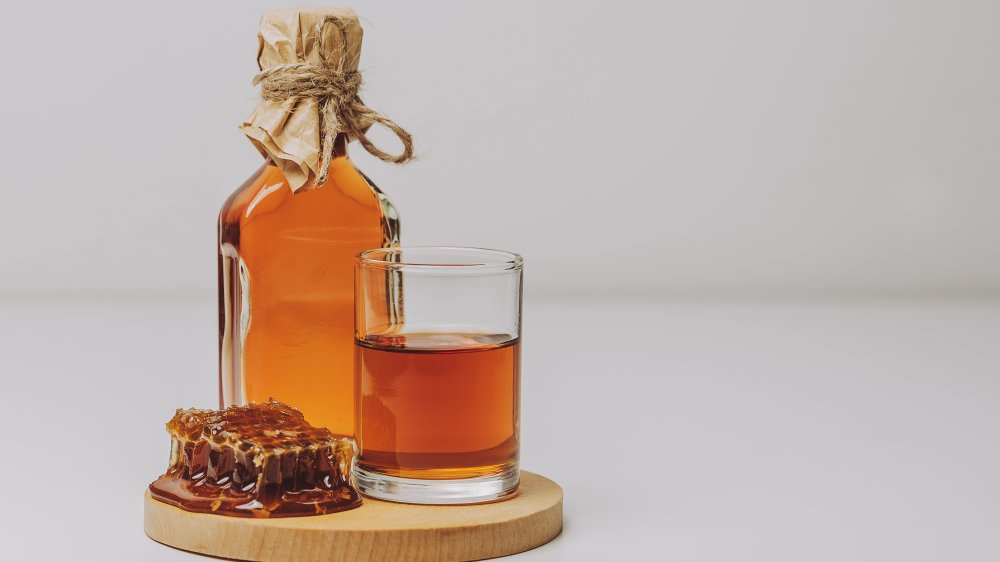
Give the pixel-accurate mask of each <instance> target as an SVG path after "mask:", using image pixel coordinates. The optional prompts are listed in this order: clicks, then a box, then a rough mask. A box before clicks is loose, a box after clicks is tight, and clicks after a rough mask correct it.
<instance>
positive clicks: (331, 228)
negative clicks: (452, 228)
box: [218, 134, 399, 436]
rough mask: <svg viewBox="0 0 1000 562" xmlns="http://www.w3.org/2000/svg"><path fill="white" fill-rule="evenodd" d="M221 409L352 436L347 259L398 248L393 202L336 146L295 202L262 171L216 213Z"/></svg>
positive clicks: (284, 185)
mask: <svg viewBox="0 0 1000 562" xmlns="http://www.w3.org/2000/svg"><path fill="white" fill-rule="evenodd" d="M218 241H219V248H218V250H219V273H218V275H219V382H220V384H219V394H220V396H219V400H220V403H221V406H223V407H224V406H229V405H232V404H245V403H247V402H263V401H266V400H268V399H269V398H274V399H276V400H280V401H282V402H286V403H288V404H291V405H292V406H294V407H296V408H298V409H299V410H301V411H302V412H303V413H304V414H305V417H306V419H307V420H308V421H309V422H310V423H312V424H313V425H317V426H325V427H327V428H328V429H330V431H332V432H334V433H337V434H341V435H346V436H353V435H354V348H353V344H354V331H353V330H354V270H353V267H354V265H353V260H354V257H355V256H356V255H357V254H358V253H359V252H361V251H363V250H367V249H370V248H378V247H390V246H396V245H398V243H399V219H398V214H397V212H396V209H395V207H394V206H393V205H392V202H391V201H389V199H388V198H387V197H386V196H385V195H383V194H382V192H381V191H379V189H378V188H377V187H376V186H375V185H374V184H373V183H372V182H371V180H369V179H368V178H367V177H366V176H365V175H364V174H363V173H361V172H360V171H359V170H358V169H357V168H355V167H354V165H353V164H352V163H351V160H350V159H349V158H348V156H347V141H346V138H345V136H344V135H343V134H341V135H339V136H338V137H337V138H336V141H335V145H334V152H333V158H332V160H331V162H330V167H329V177H328V178H327V180H326V182H325V183H323V184H322V185H320V186H317V187H311V188H308V189H305V190H301V191H299V192H297V193H293V192H292V189H291V188H290V186H289V184H288V182H287V181H286V180H285V178H284V176H283V175H282V173H281V171H280V170H279V169H278V168H277V166H275V165H274V164H273V163H271V162H270V161H267V162H266V163H265V164H264V165H263V166H262V167H261V168H260V169H259V170H257V172H256V173H254V174H253V175H252V176H251V177H250V179H248V180H247V181H246V183H244V184H243V185H242V186H241V187H240V188H239V189H237V190H236V192H235V193H233V194H232V195H231V196H230V197H229V199H228V200H226V202H225V204H224V205H223V206H222V210H221V212H220V213H219V238H218Z"/></svg>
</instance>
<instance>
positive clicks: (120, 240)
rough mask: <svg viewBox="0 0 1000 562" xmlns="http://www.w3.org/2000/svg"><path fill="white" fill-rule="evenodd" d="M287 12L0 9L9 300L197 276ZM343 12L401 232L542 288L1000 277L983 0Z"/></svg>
mask: <svg viewBox="0 0 1000 562" xmlns="http://www.w3.org/2000/svg"><path fill="white" fill-rule="evenodd" d="M283 5H285V3H283V2H249V1H240V2H236V1H225V2H223V1H212V2H170V3H167V4H163V3H160V4H151V3H147V2H108V1H99V0H94V1H88V2H68V1H57V2H30V3H29V2H22V3H19V5H18V6H17V7H16V8H14V9H11V8H5V14H4V17H3V18H0V47H2V48H3V52H4V74H5V77H4V78H3V82H2V83H3V87H2V90H0V91H2V94H0V95H2V102H3V103H0V124H2V127H3V134H2V135H0V148H2V150H0V159H2V160H0V162H2V169H3V176H2V189H3V192H2V193H3V204H2V205H0V264H2V265H0V267H2V273H3V274H2V275H0V291H3V292H6V293H11V294H20V293H22V292H32V293H41V294H49V293H52V292H58V293H63V292H73V293H77V294H83V295H89V294H92V293H95V292H99V293H107V294H120V293H142V294H167V293H178V294H201V295H205V294H211V293H212V292H214V291H215V249H214V236H215V230H214V224H215V215H216V213H217V212H218V208H219V207H220V206H221V204H222V201H223V200H224V199H225V198H226V196H227V195H228V194H229V193H231V192H232V191H233V190H234V189H235V188H236V187H237V186H238V185H239V184H240V183H242V181H243V180H244V179H245V178H246V177H247V176H248V175H249V174H250V173H251V172H252V171H253V170H254V169H256V167H257V165H258V162H259V160H260V157H259V155H258V154H257V152H256V151H255V150H254V149H253V148H252V147H251V145H250V143H249V142H248V141H246V140H245V138H244V137H243V136H242V135H241V134H240V133H239V132H238V131H237V130H236V126H237V124H239V123H240V122H241V120H242V119H243V118H244V117H246V115H247V114H248V113H249V111H250V110H251V108H252V107H253V105H254V104H255V101H256V94H255V92H254V90H253V89H252V88H251V87H250V84H249V81H250V79H251V77H252V76H253V74H254V73H255V71H256V67H255V52H256V27H257V20H258V18H259V15H260V13H261V12H262V11H264V10H265V9H268V8H272V7H277V6H283ZM354 7H355V9H356V10H357V11H358V12H359V13H360V14H361V15H362V17H363V18H364V25H365V28H366V30H365V43H364V49H363V57H362V61H361V67H362V69H363V70H364V71H365V78H366V81H367V86H366V91H365V94H364V97H365V99H366V101H367V102H368V103H369V104H370V105H371V106H372V107H374V108H376V109H379V110H381V111H384V112H385V113H386V114H387V115H389V116H390V117H391V118H393V119H395V120H396V121H397V122H399V123H400V124H402V125H404V126H405V127H406V128H408V129H409V130H410V131H411V132H412V133H413V135H414V138H415V139H416V143H417V149H418V154H419V155H420V160H419V161H417V162H414V163H413V164H410V165H407V166H405V167H394V166H392V165H388V164H383V163H381V162H378V161H375V160H374V159H372V158H371V157H368V155H367V154H365V153H364V151H363V150H362V149H361V148H360V147H358V146H355V147H353V151H352V154H353V156H354V158H355V160H356V161H357V163H358V165H359V166H360V167H361V169H362V170H364V171H365V172H366V173H367V174H368V175H369V176H371V177H372V178H373V179H374V180H375V181H376V183H378V184H379V185H380V187H382V189H383V190H384V191H386V193H388V194H389V195H390V196H391V197H392V198H393V199H394V200H395V202H396V203H397V204H398V206H399V208H400V210H401V213H402V218H403V236H404V242H406V243H409V244H460V245H481V246H487V247H498V248H501V249H511V250H516V251H519V252H521V253H523V254H524V256H525V258H526V260H527V263H528V265H529V267H530V269H529V271H530V277H529V282H528V283H529V284H528V289H529V291H531V292H533V293H535V294H537V295H543V294H560V295H566V294H570V293H576V294H582V295H588V296H589V295H594V294H602V295H619V294H629V295H636V294H656V295H663V296H677V295H692V294H696V295H714V294H719V293H725V294H738V295H758V294H767V295H787V294H790V293H800V294H826V293H838V294H859V293H869V292H877V293H881V294H885V293H898V292H905V293H909V294H913V293H924V292H948V293H963V292H975V293H996V292H997V291H998V289H1000V251H998V249H1000V248H998V245H1000V242H998V240H1000V221H998V220H997V218H998V210H1000V157H998V154H1000V103H998V100H1000V64H997V53H998V52H1000V3H997V2H995V1H982V2H976V1H935V2H929V1H886V0H875V1H872V0H847V1H837V2H816V1H808V2H801V1H784V2H781V1H778V2H776V1H756V2H742V1H720V2H703V1H693V2H613V3H612V2H601V3H588V2H518V1H505V2H427V1H424V2H359V3H356V4H354ZM379 138H380V139H382V140H383V142H386V143H391V142H392V139H390V138H389V137H388V135H384V136H380V137H379Z"/></svg>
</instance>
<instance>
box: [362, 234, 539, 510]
mask: <svg viewBox="0 0 1000 562" xmlns="http://www.w3.org/2000/svg"><path fill="white" fill-rule="evenodd" d="M522 263H523V260H522V259H521V256H519V255H517V254H512V253H509V252H501V251H498V250H485V249H479V248H454V247H422V248H380V249H376V250H368V251H366V252H362V253H361V254H360V255H359V256H358V257H357V259H356V261H355V274H356V278H355V388H356V391H355V424H356V440H357V445H358V455H357V456H356V458H355V461H354V467H353V471H352V476H353V479H354V484H355V486H356V487H357V488H358V490H359V491H360V492H361V493H363V494H365V495H368V496H371V497H374V498H378V499H385V500H390V501H398V502H406V503H425V504H460V503H477V502H485V501H491V500H495V499H498V498H502V497H504V496H506V495H508V494H511V493H513V492H514V491H515V490H516V489H517V486H518V482H519V479H520V472H519V468H518V459H519V442H520V376H521V375H520V370H521V338H520V333H521V277H522Z"/></svg>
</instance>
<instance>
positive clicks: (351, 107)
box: [252, 16, 413, 186]
mask: <svg viewBox="0 0 1000 562" xmlns="http://www.w3.org/2000/svg"><path fill="white" fill-rule="evenodd" d="M330 22H332V23H335V24H337V29H339V30H340V32H341V36H342V38H343V44H344V45H346V44H347V35H346V30H345V29H344V28H343V26H342V24H341V22H340V21H339V20H338V19H337V18H334V17H329V16H328V17H326V18H323V19H321V20H320V21H319V22H318V23H317V24H316V28H315V29H314V33H315V35H316V40H317V41H319V42H320V43H322V41H323V27H324V26H325V25H326V24H327V23H330ZM319 47H320V48H319V49H317V51H318V52H319V53H320V61H319V62H316V63H312V62H300V63H290V64H281V65H278V66H274V67H271V68H268V69H266V70H262V71H260V72H259V73H258V74H257V75H256V76H254V78H253V82H252V83H253V85H254V86H257V85H260V92H261V95H262V97H263V98H264V99H265V100H268V101H276V102H281V101H285V100H287V99H289V98H293V97H306V98H314V99H316V100H317V101H318V102H319V118H320V119H319V121H320V154H321V157H322V158H321V162H320V171H319V174H318V175H317V177H316V181H315V183H314V185H315V186H320V185H322V184H324V183H325V182H326V179H327V174H328V173H329V169H330V160H331V158H332V157H333V145H334V140H335V138H336V136H337V134H338V133H346V134H348V135H349V136H350V137H352V138H355V139H357V140H358V142H360V143H361V146H363V147H364V148H365V150H367V151H368V153H369V154H371V155H372V156H375V157H376V158H378V159H380V160H382V161H383V162H391V163H393V164H402V163H404V162H406V161H408V160H410V159H411V158H413V137H411V136H410V133H408V132H406V130H405V129H403V128H402V127H400V126H399V125H397V124H396V123H395V122H394V121H393V120H391V119H389V118H388V117H386V116H385V115H382V114H381V113H379V112H377V111H375V110H374V109H371V108H370V107H368V106H366V105H365V103H364V102H363V101H361V97H360V96H359V95H358V91H359V90H360V89H361V73H360V72H358V71H356V70H349V71H348V70H344V66H345V64H346V60H345V56H346V49H344V54H342V55H341V56H340V57H338V60H337V61H335V62H332V63H331V62H330V61H328V60H326V59H325V58H323V57H324V54H323V53H325V50H324V49H323V48H322V45H319ZM372 123H378V124H379V125H382V126H383V127H385V128H387V129H389V130H390V131H392V132H393V134H395V135H396V137H397V138H399V140H400V142H401V143H402V144H403V151H402V152H401V153H400V154H398V155H393V154H389V153H387V152H385V151H383V150H381V149H380V148H378V147H377V146H375V145H374V144H373V143H372V142H371V141H370V140H368V137H367V136H366V134H365V133H366V132H367V130H368V128H369V127H370V126H371V124H372Z"/></svg>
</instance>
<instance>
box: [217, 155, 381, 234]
mask: <svg viewBox="0 0 1000 562" xmlns="http://www.w3.org/2000/svg"><path fill="white" fill-rule="evenodd" d="M380 197H381V198H384V195H381V193H380V192H379V191H378V190H377V188H375V186H374V184H372V183H371V182H370V181H369V180H368V179H367V178H366V177H365V176H364V174H362V173H361V172H360V171H358V170H357V168H355V167H354V164H353V163H352V162H351V161H350V160H349V159H347V158H337V159H335V160H334V161H333V162H332V163H331V165H330V173H329V177H328V179H327V181H326V182H325V183H324V184H323V185H321V186H318V187H309V188H306V189H304V190H300V191H299V192H298V193H293V192H292V189H291V187H290V186H289V185H288V182H287V181H286V180H285V177H284V175H283V174H282V173H281V171H280V170H279V169H278V167H277V166H275V165H273V164H271V163H265V164H264V165H263V166H261V167H260V168H258V169H257V170H256V171H255V172H254V173H253V174H252V175H251V176H250V177H249V178H248V179H247V180H246V181H245V182H244V183H243V185H241V186H240V187H239V188H237V189H236V191H234V192H233V193H232V194H231V195H230V196H229V197H228V198H227V199H226V201H225V203H223V205H222V208H221V210H220V213H219V219H220V221H223V222H233V221H239V222H241V223H246V222H248V221H251V220H254V219H255V218H256V217H259V216H264V215H267V214H273V213H294V214H295V215H296V216H297V217H298V218H299V219H300V220H308V219H310V218H315V219H319V220H329V219H330V218H331V215H330V211H331V210H336V211H337V212H336V213H333V214H334V215H336V216H337V217H338V220H341V221H343V220H344V219H345V218H346V219H349V217H350V216H351V215H352V214H353V215H358V214H360V215H365V214H368V213H366V211H367V212H369V213H370V212H375V213H378V214H381V212H382V211H381V209H382V205H381V204H380ZM359 218H361V219H362V220H363V216H362V217H359ZM348 222H349V221H348Z"/></svg>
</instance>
